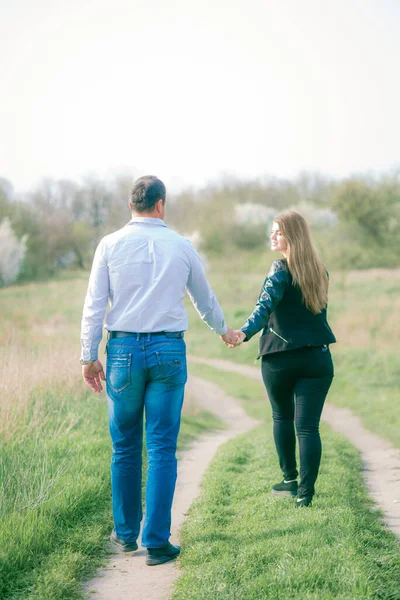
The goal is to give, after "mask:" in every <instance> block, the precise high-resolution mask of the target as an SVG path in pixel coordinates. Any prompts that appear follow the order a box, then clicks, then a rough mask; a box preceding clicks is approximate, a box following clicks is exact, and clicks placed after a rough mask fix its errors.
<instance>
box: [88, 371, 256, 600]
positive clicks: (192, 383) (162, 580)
mask: <svg viewBox="0 0 400 600" xmlns="http://www.w3.org/2000/svg"><path fill="white" fill-rule="evenodd" d="M188 391H189V393H190V394H191V395H193V396H194V397H195V399H196V403H197V404H198V405H199V406H201V407H202V408H204V409H207V410H209V411H211V412H213V413H215V414H216V415H217V416H219V417H220V418H221V419H222V420H223V421H224V422H225V423H226V425H227V429H226V430H223V431H220V432H217V433H212V434H208V435H204V436H202V437H201V438H199V439H198V440H197V441H196V442H195V443H194V444H193V445H192V446H191V448H190V449H189V450H188V451H187V452H185V453H184V454H183V456H182V457H181V458H180V460H179V463H178V480H177V485H176V491H175V497H174V505H173V510H172V532H171V533H172V535H171V542H172V543H178V542H179V529H180V527H181V525H182V523H183V520H184V518H185V514H186V513H187V511H188V509H189V507H190V505H191V504H192V502H193V500H194V499H195V498H196V497H197V496H198V495H199V492H200V483H201V481H202V479H203V475H204V472H205V470H206V469H207V467H208V465H209V463H210V461H211V460H212V458H213V457H214V455H215V453H216V451H217V449H218V448H219V446H221V445H222V444H224V443H225V442H226V441H227V440H229V439H231V438H234V437H235V436H237V435H239V434H241V433H245V432H246V431H249V430H250V429H252V428H253V427H255V426H256V425H258V424H259V422H258V421H256V420H255V419H252V418H251V417H249V416H247V415H246V413H245V412H244V411H243V409H242V408H241V406H240V405H239V403H238V401H237V400H235V399H234V398H231V397H229V396H227V395H226V394H225V393H224V392H223V391H222V390H221V388H219V387H218V386H216V385H215V384H213V383H211V382H208V381H204V380H203V379H199V378H198V377H190V378H189V381H188ZM139 547H140V544H139ZM144 558H145V550H144V549H141V550H139V551H137V552H135V553H133V554H123V553H120V554H115V555H113V556H112V558H111V560H110V562H109V564H108V565H107V567H106V568H104V569H102V571H101V572H99V574H98V576H97V577H96V578H94V579H92V580H91V581H89V582H87V583H86V585H85V592H86V593H87V594H88V598H90V599H91V600H131V599H134V600H167V598H169V596H170V593H171V589H172V584H173V583H174V581H175V580H176V579H177V578H178V576H179V570H178V569H177V567H176V566H175V564H174V563H167V564H165V565H160V566H157V567H153V568H152V567H147V566H146V565H145V562H144Z"/></svg>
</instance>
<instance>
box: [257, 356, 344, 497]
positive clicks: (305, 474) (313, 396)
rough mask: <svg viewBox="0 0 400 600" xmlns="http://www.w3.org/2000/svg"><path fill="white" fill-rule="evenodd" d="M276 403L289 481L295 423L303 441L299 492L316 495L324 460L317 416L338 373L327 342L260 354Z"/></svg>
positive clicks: (278, 433) (294, 468) (276, 422)
mask: <svg viewBox="0 0 400 600" xmlns="http://www.w3.org/2000/svg"><path fill="white" fill-rule="evenodd" d="M261 370H262V376H263V381H264V385H265V388H266V390H267V393H268V397H269V400H270V402H271V406H272V416H273V421H274V430H273V431H274V440H275V445H276V449H277V452H278V457H279V464H280V467H281V469H282V472H283V476H284V479H285V480H286V481H288V480H291V479H296V478H297V476H298V470H297V465H296V456H295V447H296V437H295V426H296V433H297V438H298V442H299V454H300V484H299V489H298V495H299V497H303V496H313V495H314V491H315V489H314V485H315V481H316V479H317V476H318V470H319V465H320V460H321V451H322V447H321V438H320V435H319V422H320V417H321V413H322V409H323V406H324V402H325V398H326V395H327V393H328V390H329V388H330V385H331V383H332V378H333V375H334V370H333V363H332V357H331V353H330V351H329V348H328V347H326V346H320V347H316V346H315V347H304V348H299V349H296V350H291V351H287V352H277V353H274V354H268V355H265V356H263V358H262V367H261Z"/></svg>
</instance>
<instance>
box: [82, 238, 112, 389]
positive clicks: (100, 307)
mask: <svg viewBox="0 0 400 600" xmlns="http://www.w3.org/2000/svg"><path fill="white" fill-rule="evenodd" d="M104 251H105V248H104V243H103V242H100V244H99V245H98V247H97V250H96V253H95V255H94V259H93V265H92V270H91V273H90V278H89V285H88V289H87V293H86V298H85V304H84V307H83V316H82V322H81V344H82V353H81V360H82V361H85V362H86V361H91V362H95V361H97V357H98V348H99V344H100V341H101V338H102V335H103V320H104V315H105V312H106V309H107V304H108V296H109V290H110V283H109V276H108V267H107V263H106V260H105V257H104ZM99 364H100V363H99ZM89 366H90V365H85V367H89ZM100 366H101V365H100ZM83 370H84V369H83ZM90 370H91V369H86V371H90ZM101 370H102V367H101ZM85 381H86V379H85ZM86 383H88V381H86ZM89 385H90V384H89ZM91 387H92V386H91ZM96 391H99V390H96Z"/></svg>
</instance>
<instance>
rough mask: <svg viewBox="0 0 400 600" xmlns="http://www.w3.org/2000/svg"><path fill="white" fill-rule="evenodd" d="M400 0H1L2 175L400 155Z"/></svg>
mask: <svg viewBox="0 0 400 600" xmlns="http://www.w3.org/2000/svg"><path fill="white" fill-rule="evenodd" d="M399 31H400V1H399V0H375V1H374V0H247V1H244V0H0V86H1V87H0V108H1V110H0V176H3V177H7V178H8V179H10V180H11V181H12V183H13V184H14V185H15V186H16V188H17V189H23V188H26V187H28V186H32V185H33V184H35V183H36V182H37V181H38V180H39V179H40V178H41V177H43V176H51V177H69V178H74V179H76V178H79V177H80V176H83V175H85V174H88V173H96V174H98V175H100V176H110V175H112V174H115V173H117V172H125V173H132V174H134V175H135V176H137V175H142V174H145V173H152V174H156V175H158V176H159V177H161V178H162V179H163V180H164V181H165V183H166V185H167V187H168V188H169V189H171V187H172V188H173V189H177V188H179V187H180V186H184V185H194V186H199V185H202V184H204V183H206V182H207V181H210V180H215V179H216V178H218V177H219V176H221V175H222V174H232V175H235V176H236V177H257V176H263V175H265V174H270V175H277V176H289V177H290V176H293V175H295V174H296V173H298V172H299V171H301V170H319V171H322V172H323V173H326V174H329V175H333V176H344V175H347V174H349V173H352V172H357V171H366V170H371V169H372V170H374V171H381V170H387V169H389V168H391V167H393V166H395V165H399V164H400V119H399V112H400V83H399V73H400V35H399Z"/></svg>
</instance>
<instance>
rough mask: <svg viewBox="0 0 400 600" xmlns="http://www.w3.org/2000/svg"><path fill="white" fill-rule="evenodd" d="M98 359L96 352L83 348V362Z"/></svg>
mask: <svg viewBox="0 0 400 600" xmlns="http://www.w3.org/2000/svg"><path fill="white" fill-rule="evenodd" d="M97 359H98V352H95V351H93V350H89V349H88V348H82V352H81V360H93V361H95V360H97Z"/></svg>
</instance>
